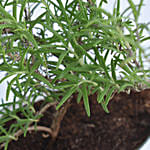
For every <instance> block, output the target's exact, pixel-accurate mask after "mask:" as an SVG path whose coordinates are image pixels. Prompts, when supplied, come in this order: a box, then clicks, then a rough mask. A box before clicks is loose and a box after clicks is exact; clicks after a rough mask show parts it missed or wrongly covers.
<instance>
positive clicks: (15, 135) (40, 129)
mask: <svg viewBox="0 0 150 150" xmlns="http://www.w3.org/2000/svg"><path fill="white" fill-rule="evenodd" d="M27 131H28V132H30V131H44V132H47V133H48V134H49V135H52V133H53V132H52V130H51V129H50V128H48V127H44V126H36V127H35V126H31V127H28V129H27ZM23 133H24V131H23V130H22V129H20V130H18V131H17V132H16V133H15V134H14V137H15V138H16V140H18V137H19V136H21V135H22V134H23ZM4 146H5V143H3V144H1V145H0V149H1V148H3V147H4Z"/></svg>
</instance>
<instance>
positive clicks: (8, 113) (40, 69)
mask: <svg viewBox="0 0 150 150" xmlns="http://www.w3.org/2000/svg"><path fill="white" fill-rule="evenodd" d="M128 2H129V7H128V8H126V9H125V10H124V12H122V13H121V12H120V5H121V4H120V0H117V1H116V5H115V7H114V9H113V13H109V12H107V11H106V10H105V9H103V4H107V0H99V2H98V3H96V1H95V0H90V1H86V2H85V1H82V0H72V1H70V0H66V1H64V2H63V1H61V0H56V1H54V0H41V1H39V0H34V1H33V0H24V1H22V0H13V1H11V2H10V1H8V0H2V1H1V2H0V60H1V62H0V71H5V72H6V76H5V77H3V78H1V79H0V83H2V82H3V81H4V80H6V79H8V78H10V77H11V80H10V81H9V82H8V87H7V91H6V100H10V99H12V101H13V102H11V103H5V102H3V103H2V104H1V105H0V108H1V109H2V111H1V115H2V116H3V117H1V119H0V134H1V135H2V136H1V137H0V142H1V143H3V142H6V143H7V144H8V142H9V141H10V139H15V136H13V135H14V134H15V132H16V131H17V130H18V129H20V128H21V129H22V130H23V131H25V132H24V133H25V134H26V131H27V128H28V126H29V125H30V123H32V122H36V121H37V119H38V117H39V116H37V115H35V114H36V113H35V110H34V108H33V105H34V103H35V101H36V99H37V98H38V97H39V96H41V97H43V99H45V101H48V102H53V101H58V105H57V107H56V108H57V109H59V108H60V107H61V106H62V105H63V104H64V103H65V102H66V101H67V100H68V99H69V98H70V97H71V96H72V95H73V94H76V95H77V102H78V103H79V102H80V101H81V100H83V102H84V106H85V111H86V113H87V115H88V116H90V105H89V98H88V97H89V95H91V94H94V93H96V94H97V102H98V104H101V106H102V107H103V109H104V111H106V112H107V113H108V112H109V110H108V107H107V106H108V103H109V101H110V99H111V98H112V96H113V94H114V93H116V92H117V93H119V92H121V91H124V90H126V89H131V88H138V87H139V84H144V85H146V86H147V87H148V86H150V83H148V82H147V79H148V78H149V76H150V72H149V70H148V69H146V68H145V66H144V63H143V57H144V56H145V50H144V49H143V48H142V47H141V44H142V43H143V42H145V41H147V40H149V39H150V38H149V37H144V36H143V33H144V31H149V28H148V25H147V24H142V23H138V18H139V16H140V11H141V7H142V5H143V0H141V1H140V3H139V5H135V4H134V3H133V1H132V0H128ZM7 6H9V7H11V8H12V14H10V13H9V12H7V10H6V8H7ZM39 9H41V10H42V11H41V12H38V16H37V17H32V16H34V15H35V13H37V10H39ZM129 12H131V15H132V17H130V15H128V13H129ZM129 14H130V13H129ZM10 92H13V94H14V97H13V98H11V97H10ZM10 107H12V110H10V109H9V108H10ZM18 112H21V113H22V114H23V115H24V118H23V119H21V117H19V116H18V115H17V113H18ZM10 120H13V121H15V124H13V125H11V127H10V128H9V129H7V128H6V127H5V124H6V123H7V122H8V121H10ZM7 144H6V145H7ZM6 149H7V148H6Z"/></svg>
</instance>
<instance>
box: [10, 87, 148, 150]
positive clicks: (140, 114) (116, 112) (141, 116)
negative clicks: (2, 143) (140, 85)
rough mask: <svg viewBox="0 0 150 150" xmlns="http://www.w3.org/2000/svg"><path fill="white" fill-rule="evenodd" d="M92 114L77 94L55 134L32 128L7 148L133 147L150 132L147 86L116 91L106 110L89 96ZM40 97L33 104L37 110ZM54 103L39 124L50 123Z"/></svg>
mask: <svg viewBox="0 0 150 150" xmlns="http://www.w3.org/2000/svg"><path fill="white" fill-rule="evenodd" d="M89 99H90V105H91V117H90V118H88V117H87V115H86V113H85V110H84V105H83V102H81V103H80V104H76V96H74V97H73V99H72V101H71V105H70V107H69V108H68V110H67V113H66V114H65V115H64V117H63V119H62V121H61V126H60V129H59V133H58V135H57V138H56V139H55V140H53V142H52V138H51V136H48V137H47V136H46V134H47V133H44V132H41V131H36V132H34V131H32V132H31V133H28V134H27V136H26V137H23V135H22V136H20V137H19V140H18V141H16V142H14V141H13V142H10V144H9V148H8V149H9V150H87V149H88V150H136V149H137V148H138V147H139V146H140V145H141V144H142V143H143V142H144V141H145V140H146V138H147V137H148V136H149V135H150V90H145V91H142V92H139V93H138V92H134V91H132V92H131V93H130V94H129V95H128V94H126V93H120V94H118V95H115V96H114V98H113V99H112V100H111V102H110V103H109V107H108V108H109V110H110V113H109V114H107V113H105V112H104V110H103V109H102V108H101V106H100V105H98V104H97V102H96V95H93V96H90V97H89ZM41 103H42V102H41V101H40V102H38V103H37V104H36V109H37V110H38V109H39V108H40V106H41ZM55 113H56V111H55V107H54V106H52V107H50V108H49V109H48V110H47V111H46V112H45V113H44V117H42V118H41V120H40V122H39V123H38V125H41V126H46V127H50V126H51V123H52V119H53V118H54V115H53V114H55Z"/></svg>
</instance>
